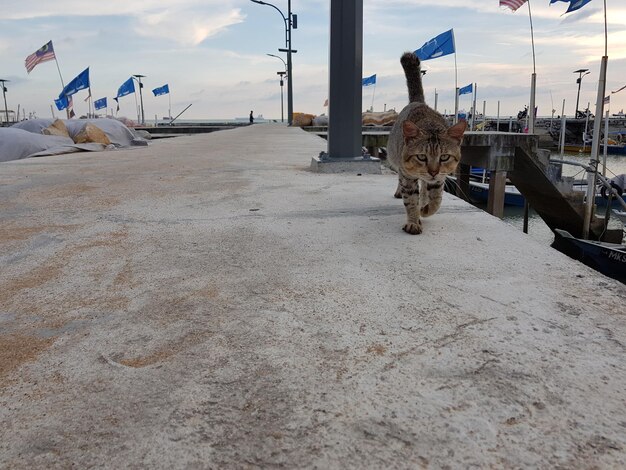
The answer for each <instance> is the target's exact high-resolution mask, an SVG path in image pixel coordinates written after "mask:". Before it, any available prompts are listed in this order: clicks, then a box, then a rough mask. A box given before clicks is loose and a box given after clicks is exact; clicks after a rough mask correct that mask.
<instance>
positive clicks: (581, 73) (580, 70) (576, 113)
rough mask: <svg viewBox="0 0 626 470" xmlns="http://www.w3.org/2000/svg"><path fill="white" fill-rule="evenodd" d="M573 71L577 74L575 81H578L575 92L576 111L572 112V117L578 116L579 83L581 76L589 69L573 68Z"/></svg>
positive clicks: (587, 72)
mask: <svg viewBox="0 0 626 470" xmlns="http://www.w3.org/2000/svg"><path fill="white" fill-rule="evenodd" d="M574 73H577V74H578V78H577V79H576V83H578V93H577V94H576V111H575V112H574V119H576V118H578V101H579V99H580V84H581V83H582V81H583V77H584V76H585V75H588V74H589V73H590V72H589V69H578V70H574Z"/></svg>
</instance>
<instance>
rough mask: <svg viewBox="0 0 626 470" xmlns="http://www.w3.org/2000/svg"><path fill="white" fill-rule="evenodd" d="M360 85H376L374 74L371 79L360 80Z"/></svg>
mask: <svg viewBox="0 0 626 470" xmlns="http://www.w3.org/2000/svg"><path fill="white" fill-rule="evenodd" d="M361 84H362V85H363V86H370V85H376V74H374V75H372V76H371V77H365V78H363V79H362V80H361Z"/></svg>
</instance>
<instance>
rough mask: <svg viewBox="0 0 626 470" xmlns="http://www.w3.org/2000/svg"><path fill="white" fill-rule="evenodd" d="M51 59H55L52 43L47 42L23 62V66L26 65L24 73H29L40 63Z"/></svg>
mask: <svg viewBox="0 0 626 470" xmlns="http://www.w3.org/2000/svg"><path fill="white" fill-rule="evenodd" d="M52 59H56V56H55V55H54V48H53V47H52V41H48V42H47V43H46V44H44V45H43V46H41V47H40V48H39V49H37V50H36V51H35V52H33V53H32V54H31V55H29V56H28V57H26V60H25V61H24V65H26V72H28V73H30V72H32V70H33V69H34V68H35V66H36V65H37V64H41V63H42V62H47V61H49V60H52Z"/></svg>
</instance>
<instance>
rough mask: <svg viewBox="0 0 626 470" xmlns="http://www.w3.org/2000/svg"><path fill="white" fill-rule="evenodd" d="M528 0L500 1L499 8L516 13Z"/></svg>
mask: <svg viewBox="0 0 626 470" xmlns="http://www.w3.org/2000/svg"><path fill="white" fill-rule="evenodd" d="M527 1H528V0H500V6H501V7H509V8H510V9H511V10H513V11H516V10H517V9H518V8H519V7H521V6H522V5H523V4H524V3H526V2H527Z"/></svg>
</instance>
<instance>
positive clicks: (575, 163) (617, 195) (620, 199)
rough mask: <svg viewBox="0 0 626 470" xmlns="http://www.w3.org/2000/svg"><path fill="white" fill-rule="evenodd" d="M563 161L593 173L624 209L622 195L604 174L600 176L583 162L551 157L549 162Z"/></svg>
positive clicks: (625, 207)
mask: <svg viewBox="0 0 626 470" xmlns="http://www.w3.org/2000/svg"><path fill="white" fill-rule="evenodd" d="M552 162H554V163H564V164H566V165H574V166H579V167H581V168H584V169H585V171H587V172H589V173H595V174H596V177H597V178H598V179H599V180H600V182H601V183H602V185H603V186H604V187H605V188H607V189H608V190H609V191H610V193H611V194H612V195H613V196H615V199H617V201H618V202H619V203H620V205H621V206H622V208H624V210H626V201H624V199H623V198H622V196H620V195H619V194H618V193H617V191H616V190H615V188H614V187H613V186H611V183H609V180H607V179H606V178H605V177H604V176H602V175H601V174H600V173H598V170H596V169H595V168H593V167H592V166H589V165H585V164H584V163H579V162H572V161H570V160H561V159H551V160H550V163H552Z"/></svg>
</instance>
